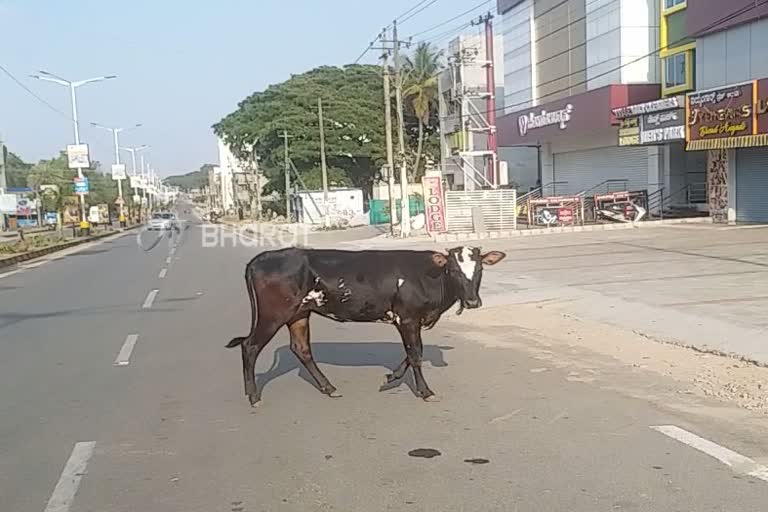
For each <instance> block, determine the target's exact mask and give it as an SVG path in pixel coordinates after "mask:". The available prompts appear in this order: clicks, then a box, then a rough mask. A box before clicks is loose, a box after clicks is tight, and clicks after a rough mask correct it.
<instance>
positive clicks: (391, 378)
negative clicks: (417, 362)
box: [384, 356, 411, 386]
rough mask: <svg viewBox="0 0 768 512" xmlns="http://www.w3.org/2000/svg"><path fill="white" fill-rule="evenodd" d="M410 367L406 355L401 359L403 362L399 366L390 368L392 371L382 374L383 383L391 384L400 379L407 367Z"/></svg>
mask: <svg viewBox="0 0 768 512" xmlns="http://www.w3.org/2000/svg"><path fill="white" fill-rule="evenodd" d="M410 367H411V364H410V363H409V362H408V356H406V357H405V359H403V362H402V363H400V366H398V367H397V368H395V369H394V370H392V373H388V374H386V375H385V376H384V385H385V386H386V385H387V384H392V383H393V382H395V381H397V380H400V379H402V378H403V377H404V376H405V372H407V371H408V368H410Z"/></svg>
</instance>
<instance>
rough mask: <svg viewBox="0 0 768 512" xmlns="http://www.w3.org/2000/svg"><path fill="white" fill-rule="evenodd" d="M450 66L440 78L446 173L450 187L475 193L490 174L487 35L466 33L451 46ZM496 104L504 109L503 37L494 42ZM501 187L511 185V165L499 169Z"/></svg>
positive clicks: (486, 183) (487, 180)
mask: <svg viewBox="0 0 768 512" xmlns="http://www.w3.org/2000/svg"><path fill="white" fill-rule="evenodd" d="M445 54H446V60H447V63H446V64H447V65H446V68H445V70H443V72H442V73H441V74H440V76H439V80H438V89H439V103H440V152H441V159H440V160H441V172H442V174H443V179H444V180H445V183H446V186H447V187H448V188H449V189H461V190H474V189H477V188H483V187H486V186H489V184H490V180H489V177H488V175H487V166H488V161H489V158H492V157H491V156H490V155H489V154H488V133H489V129H490V126H489V123H488V119H487V115H486V113H487V110H488V106H487V105H488V87H487V77H486V66H487V65H488V60H487V59H486V46H485V37H484V36H482V35H479V34H462V35H460V36H458V37H456V38H454V39H453V40H451V41H450V43H449V44H448V48H447V51H446V52H445ZM494 54H495V58H494V77H495V90H494V100H495V101H494V103H495V108H498V109H500V108H502V107H503V105H504V66H503V60H502V55H503V46H502V38H501V36H495V38H494ZM499 174H500V181H501V184H504V183H506V182H507V181H508V178H507V173H506V166H505V165H504V164H502V165H501V166H500V169H499Z"/></svg>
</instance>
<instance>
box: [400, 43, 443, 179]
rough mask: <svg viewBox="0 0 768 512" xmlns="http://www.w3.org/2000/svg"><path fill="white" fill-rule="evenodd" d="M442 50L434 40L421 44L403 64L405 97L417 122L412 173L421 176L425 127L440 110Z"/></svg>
mask: <svg viewBox="0 0 768 512" xmlns="http://www.w3.org/2000/svg"><path fill="white" fill-rule="evenodd" d="M442 55H443V52H442V51H438V50H436V49H435V48H434V47H433V46H432V45H431V43H426V42H424V43H419V45H418V46H417V47H416V49H415V50H414V51H413V53H412V54H411V55H410V56H408V57H406V59H405V63H404V65H403V70H404V85H403V97H404V98H405V99H406V100H407V101H408V102H409V103H410V106H411V109H412V110H413V113H414V115H415V116H416V119H417V122H418V136H417V137H418V138H417V148H416V161H415V163H414V168H413V176H419V175H421V172H420V167H419V166H420V164H421V157H422V151H423V149H424V132H425V127H426V126H427V125H429V124H430V120H431V119H433V118H435V117H436V116H435V114H436V112H437V95H438V88H437V80H438V73H439V72H440V70H441V69H442V66H441V64H440V60H441V58H442Z"/></svg>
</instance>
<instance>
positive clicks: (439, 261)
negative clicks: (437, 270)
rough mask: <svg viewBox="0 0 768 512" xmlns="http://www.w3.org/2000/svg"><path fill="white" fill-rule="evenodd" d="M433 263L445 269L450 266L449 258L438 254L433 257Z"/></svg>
mask: <svg viewBox="0 0 768 512" xmlns="http://www.w3.org/2000/svg"><path fill="white" fill-rule="evenodd" d="M432 262H433V263H434V264H435V265H437V266H438V267H444V266H446V265H447V264H448V258H447V257H446V256H445V254H440V253H439V252H436V253H434V254H433V255H432Z"/></svg>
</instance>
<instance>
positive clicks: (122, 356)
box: [114, 334, 139, 366]
mask: <svg viewBox="0 0 768 512" xmlns="http://www.w3.org/2000/svg"><path fill="white" fill-rule="evenodd" d="M138 339H139V335H138V334H129V335H128V336H127V337H126V338H125V343H123V347H122V348H121V349H120V352H119V353H118V354H117V358H116V359H115V363H114V364H115V366H128V365H129V364H131V352H133V347H135V346H136V341H138Z"/></svg>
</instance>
